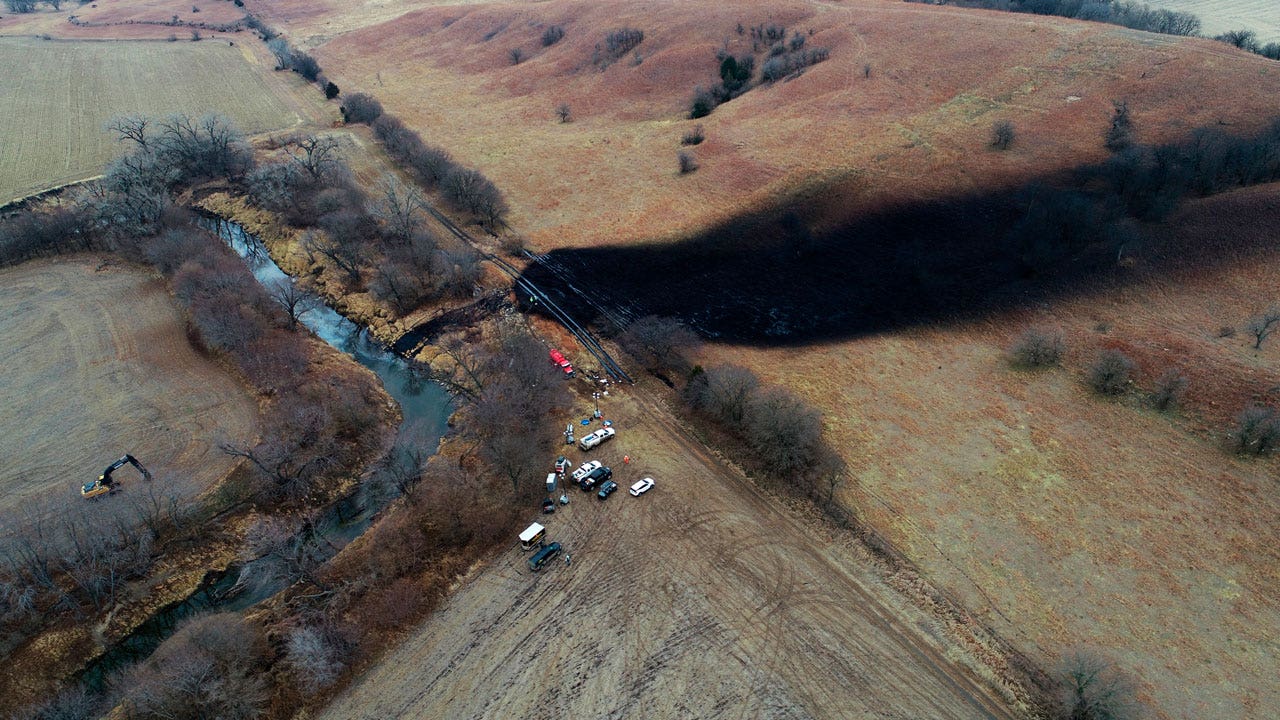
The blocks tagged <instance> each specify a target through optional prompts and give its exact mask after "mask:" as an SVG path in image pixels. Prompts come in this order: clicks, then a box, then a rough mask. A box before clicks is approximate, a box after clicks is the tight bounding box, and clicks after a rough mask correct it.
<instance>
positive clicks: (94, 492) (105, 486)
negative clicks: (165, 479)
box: [80, 453, 151, 498]
mask: <svg viewBox="0 0 1280 720" xmlns="http://www.w3.org/2000/svg"><path fill="white" fill-rule="evenodd" d="M125 465H132V466H134V467H135V468H137V470H138V472H139V473H141V474H142V477H143V478H145V479H147V480H150V479H151V471H149V470H147V469H146V468H145V467H143V466H142V463H140V462H138V458H136V457H134V456H132V455H129V454H127V453H126V454H125V456H124V457H122V458H120V459H119V460H117V461H115V462H113V463H111V464H110V465H108V466H107V468H106V469H105V470H103V471H102V474H101V475H99V476H98V479H97V480H96V481H94V482H89V483H85V484H84V487H82V488H80V494H81V495H83V496H85V497H87V498H92V497H97V496H99V495H105V494H107V493H109V492H111V491H112V490H113V489H114V488H115V485H116V482H115V480H113V479H112V478H111V474H112V473H114V472H115V471H116V470H119V469H120V468H122V467H124V466H125Z"/></svg>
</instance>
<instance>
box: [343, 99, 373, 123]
mask: <svg viewBox="0 0 1280 720" xmlns="http://www.w3.org/2000/svg"><path fill="white" fill-rule="evenodd" d="M344 97H345V98H346V99H345V100H343V102H342V120H343V122H346V123H365V124H368V123H372V122H373V121H375V120H377V119H378V118H380V117H382V103H380V102H378V101H377V100H376V99H375V98H374V97H373V96H372V95H369V94H368V93H350V94H348V95H345V96H344Z"/></svg>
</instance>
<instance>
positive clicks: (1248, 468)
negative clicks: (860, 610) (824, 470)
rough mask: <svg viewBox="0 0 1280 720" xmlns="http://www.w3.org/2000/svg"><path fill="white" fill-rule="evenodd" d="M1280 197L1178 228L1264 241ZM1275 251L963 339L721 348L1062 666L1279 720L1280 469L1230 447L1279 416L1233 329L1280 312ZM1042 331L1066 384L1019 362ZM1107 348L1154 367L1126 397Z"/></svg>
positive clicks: (1270, 385)
mask: <svg viewBox="0 0 1280 720" xmlns="http://www.w3.org/2000/svg"><path fill="white" fill-rule="evenodd" d="M1278 191H1280V188H1277V187H1275V186H1265V187H1260V188H1254V189H1250V190H1244V191H1238V192H1235V193H1231V194H1228V195H1225V196H1221V197H1218V198H1213V199H1210V200H1204V201H1198V202H1196V203H1193V204H1191V205H1190V206H1189V207H1188V208H1186V209H1185V210H1184V211H1182V212H1181V213H1180V214H1179V215H1178V216H1177V217H1176V218H1174V219H1173V220H1171V221H1170V224H1169V230H1168V232H1170V233H1176V238H1177V239H1179V240H1182V241H1184V242H1187V243H1197V242H1199V243H1203V242H1204V241H1205V240H1206V239H1207V238H1219V239H1220V238H1221V229H1222V227H1224V226H1227V225H1234V226H1236V227H1237V228H1238V231H1239V233H1238V235H1237V236H1236V237H1241V236H1250V235H1256V236H1265V233H1268V232H1270V231H1269V230H1268V228H1269V227H1270V225H1271V224H1272V223H1274V222H1276V220H1277V218H1276V217H1275V210H1274V208H1275V207H1276V206H1275V202H1276V200H1275V198H1276V195H1277V192H1278ZM1175 228H1176V230H1175ZM1259 234H1263V235H1259ZM1215 247H1216V249H1217V250H1218V251H1229V250H1230V244H1228V243H1220V244H1218V245H1216V246H1215ZM1272 257H1273V256H1270V255H1254V254H1251V253H1242V254H1240V255H1238V256H1237V257H1236V260H1235V262H1233V263H1230V264H1229V265H1228V266H1226V267H1222V268H1220V269H1217V270H1214V271H1212V272H1205V271H1203V270H1200V269H1195V268H1188V269H1185V270H1182V271H1178V272H1176V273H1175V274H1173V275H1172V276H1170V277H1166V278H1151V279H1149V280H1147V281H1144V282H1139V283H1136V284H1134V285H1132V286H1130V287H1127V288H1123V289H1116V290H1113V291H1110V292H1106V293H1102V294H1099V295H1097V296H1094V297H1082V298H1077V299H1069V300H1065V301H1062V302H1060V303H1058V304H1055V305H1054V306H1053V307H1046V308H1044V309H1043V310H1038V311H1027V312H1020V313H1016V314H1014V315H1012V316H1000V317H995V318H992V319H990V320H988V321H984V322H977V323H971V324H965V325H962V326H959V327H934V328H925V329H920V330H915V331H909V332H903V333H896V334H892V335H887V336H883V337H875V338H867V339H862V340H856V341H849V342H845V343H841V344H838V345H834V346H831V347H823V348H806V349H794V350H775V351H759V350H755V351H746V352H744V350H743V349H742V348H728V347H715V346H708V355H709V359H711V360H713V361H714V360H715V359H723V360H729V359H732V361H733V362H738V363H745V364H748V365H751V366H753V367H755V368H756V369H757V370H758V371H759V372H760V374H761V375H762V376H763V377H765V378H766V379H768V380H770V381H773V382H779V383H783V384H785V385H787V386H789V387H791V388H793V389H796V390H797V391H799V392H800V393H801V394H802V395H803V396H804V397H806V398H808V399H809V400H811V401H812V402H814V403H816V404H818V405H819V406H821V407H822V408H823V409H824V411H825V413H826V417H827V421H828V424H829V431H830V432H831V433H832V435H833V437H834V438H835V440H836V442H837V444H838V445H840V446H842V447H844V448H845V449H846V457H847V458H848V460H849V462H850V463H851V464H852V465H853V466H854V476H855V478H856V482H855V483H852V484H850V485H849V486H848V487H847V488H846V489H845V491H844V499H845V500H846V501H847V502H848V503H849V504H850V505H852V506H854V507H856V508H858V510H859V514H860V515H861V516H862V517H863V518H865V519H866V520H868V521H869V522H870V523H871V524H872V525H873V526H875V527H877V528H879V529H881V530H882V531H883V532H884V533H885V534H886V536H887V537H888V538H889V539H890V540H891V541H892V542H894V543H896V544H897V545H898V546H899V547H900V548H901V549H902V550H904V551H905V552H906V553H907V554H908V555H909V556H910V557H911V558H912V559H914V560H915V561H916V562H917V563H919V564H920V566H921V567H922V569H923V570H924V572H925V574H926V575H928V576H929V577H931V578H933V579H935V580H936V581H938V582H940V583H941V584H942V585H944V586H945V587H947V588H948V589H950V590H951V591H953V592H955V593H957V594H958V596H959V597H960V598H962V600H963V602H964V603H965V605H966V606H967V607H969V608H971V609H973V610H975V611H977V612H978V613H979V615H980V616H981V617H982V618H983V620H984V621H985V622H987V623H990V624H991V626H992V627H994V628H995V629H996V630H997V631H998V632H1000V633H1001V634H1002V635H1003V636H1004V637H1006V638H1008V639H1010V640H1012V641H1013V642H1014V643H1015V644H1016V645H1018V646H1019V647H1020V648H1022V649H1023V650H1025V651H1028V652H1030V653H1032V654H1033V655H1034V656H1038V657H1039V659H1040V661H1041V662H1043V663H1045V665H1046V666H1049V665H1051V664H1052V662H1053V659H1054V658H1055V657H1056V656H1057V655H1058V654H1060V653H1062V652H1064V651H1065V650H1066V649H1067V648H1070V647H1071V646H1074V645H1087V646H1093V647H1101V648H1107V649H1109V650H1110V651H1111V652H1112V653H1114V655H1115V656H1116V657H1117V658H1118V659H1119V661H1120V663H1121V664H1122V666H1124V667H1125V668H1126V669H1128V670H1129V671H1131V672H1133V673H1134V674H1135V675H1136V676H1137V677H1138V679H1139V685H1140V688H1141V692H1140V696H1141V697H1142V699H1143V700H1144V701H1146V702H1147V703H1148V704H1149V705H1150V706H1151V707H1152V708H1153V710H1154V711H1155V714H1156V716H1157V717H1166V718H1178V717H1195V716H1206V717H1207V716H1214V717H1248V718H1262V717H1267V716H1268V715H1269V714H1270V712H1269V710H1270V709H1274V708H1275V707H1280V696H1278V695H1277V694H1276V687H1275V684H1274V682H1273V681H1272V680H1273V678H1274V677H1275V676H1276V674H1277V673H1278V672H1280V667H1278V666H1277V665H1276V659H1275V654H1274V653H1272V652H1270V649H1269V646H1270V640H1269V639H1268V638H1273V637H1275V635H1276V634H1277V633H1278V632H1280V604H1278V603H1277V601H1276V596H1275V592H1274V589H1275V588H1276V587H1277V586H1278V584H1280V576H1278V575H1277V568H1280V555H1278V554H1277V551H1276V548H1277V547H1278V544H1277V543H1278V541H1280V536H1277V533H1276V526H1275V523H1274V522H1273V518H1274V517H1275V516H1276V514H1277V512H1280V489H1278V488H1277V485H1276V482H1275V465H1274V463H1275V461H1274V460H1265V459H1264V460H1257V459H1253V458H1248V457H1239V456H1235V455H1233V454H1232V453H1231V450H1230V441H1229V439H1228V438H1227V434H1228V432H1229V431H1230V430H1231V429H1232V428H1233V424H1234V420H1235V417H1236V415H1237V414H1238V413H1239V412H1240V411H1241V409H1242V408H1244V407H1245V406H1246V405H1247V404H1248V403H1250V402H1265V403H1270V404H1274V403H1275V402H1276V400H1277V398H1276V394H1275V388H1276V387H1278V386H1280V349H1277V348H1276V347H1273V346H1268V345H1264V346H1263V349H1262V350H1261V351H1255V350H1254V349H1253V348H1252V345H1253V338H1252V337H1249V336H1247V335H1246V334H1244V333H1239V334H1237V335H1234V336H1230V337H1222V335H1223V334H1224V333H1223V331H1222V330H1221V328H1222V327H1223V326H1231V325H1235V326H1237V327H1238V326H1241V325H1242V324H1243V323H1244V321H1245V320H1246V319H1247V318H1248V317H1249V316H1250V315H1252V314H1253V313H1256V312H1258V311H1259V309H1261V308H1263V307H1265V306H1266V305H1267V304H1268V302H1269V301H1270V300H1271V297H1270V295H1268V292H1269V291H1272V290H1274V288H1275V287H1277V283H1280V276H1278V275H1277V274H1276V271H1275V266H1274V259H1268V258H1272ZM1194 262H1195V261H1192V263H1188V264H1189V265H1190V264H1194ZM1029 326H1031V327H1040V328H1046V327H1047V328H1054V329H1060V330H1061V332H1062V333H1063V335H1064V338H1065V340H1064V343H1065V347H1066V351H1065V353H1064V355H1063V358H1062V360H1061V364H1062V368H1061V369H1058V368H1050V369H1039V370H1026V369H1020V368H1018V367H1016V366H1013V365H1012V363H1011V360H1012V358H1011V357H1010V356H1009V354H1008V349H1009V348H1011V347H1013V346H1015V345H1016V343H1017V341H1018V339H1019V335H1020V333H1022V331H1023V329H1024V328H1026V327H1029ZM1106 349H1114V350H1119V351H1121V352H1123V353H1124V354H1125V355H1127V356H1129V357H1131V358H1133V359H1134V361H1135V362H1136V368H1135V369H1134V373H1133V379H1134V386H1133V388H1132V389H1130V390H1129V391H1127V392H1126V393H1125V394H1124V395H1122V396H1121V398H1120V399H1119V400H1118V401H1117V400H1113V399H1106V398H1102V397H1099V396H1098V395H1096V394H1095V393H1094V392H1093V390H1092V389H1091V388H1090V387H1089V384H1088V379H1089V377H1088V375H1089V368H1090V365H1091V364H1092V363H1093V362H1094V361H1095V358H1097V357H1098V355H1099V353H1100V352H1101V351H1103V350H1106ZM778 368H786V369H787V372H786V374H785V375H782V374H780V373H779V372H778ZM1170 369H1173V370H1175V371H1177V373H1179V374H1180V375H1181V376H1183V377H1185V378H1186V379H1187V387H1186V392H1185V395H1184V396H1183V399H1182V402H1181V405H1180V408H1181V409H1179V410H1176V411H1174V412H1172V413H1171V414H1170V413H1161V412H1159V411H1158V410H1156V409H1154V408H1152V407H1151V404H1150V403H1151V402H1152V399H1151V398H1150V394H1151V393H1153V392H1154V391H1155V390H1157V388H1158V384H1159V382H1160V378H1161V377H1162V376H1163V375H1164V374H1165V373H1166V372H1167V371H1168V370H1170Z"/></svg>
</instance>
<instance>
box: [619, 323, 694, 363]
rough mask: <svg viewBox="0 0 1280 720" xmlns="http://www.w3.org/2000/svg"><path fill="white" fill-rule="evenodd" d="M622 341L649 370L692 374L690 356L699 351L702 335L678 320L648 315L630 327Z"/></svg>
mask: <svg viewBox="0 0 1280 720" xmlns="http://www.w3.org/2000/svg"><path fill="white" fill-rule="evenodd" d="M618 342H619V343H620V344H621V345H622V347H623V348H624V349H626V351H627V352H629V353H631V355H632V357H634V358H636V360H638V361H639V362H640V363H641V364H642V365H643V366H644V368H645V369H646V370H649V371H652V372H664V371H671V372H676V373H680V374H684V373H687V372H689V370H690V363H689V359H688V355H689V353H691V352H693V351H696V350H697V347H698V345H699V340H698V336H697V335H695V334H694V333H693V332H692V331H690V330H689V329H688V328H686V327H685V326H684V324H683V323H681V322H680V321H679V320H676V319H674V318H663V317H656V316H654V315H646V316H645V317H642V318H640V319H639V320H636V321H635V322H633V323H631V324H630V325H628V326H627V329H626V330H624V331H623V332H622V334H621V335H619V336H618Z"/></svg>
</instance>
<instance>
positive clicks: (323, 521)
mask: <svg viewBox="0 0 1280 720" xmlns="http://www.w3.org/2000/svg"><path fill="white" fill-rule="evenodd" d="M201 224H202V225H203V226H204V227H205V228H206V229H208V230H210V231H211V232H214V233H216V234H217V235H218V236H219V237H220V238H222V240H223V241H224V242H226V243H227V245H228V246H230V247H231V249H232V250H234V251H235V253H236V254H237V255H239V256H240V257H241V258H243V259H244V261H245V262H246V264H248V266H249V268H250V270H252V272H253V275H254V277H255V278H256V279H257V280H258V282H260V283H262V284H263V285H265V286H268V287H270V286H272V285H275V284H277V283H283V282H290V283H291V282H293V279H292V278H291V277H289V275H288V274H286V273H285V272H284V271H283V270H281V269H280V267H279V266H278V265H276V264H275V262H274V261H273V260H272V259H271V256H270V254H269V253H268V251H267V249H266V247H265V246H264V245H263V243H262V242H261V241H260V240H259V239H258V238H256V237H254V236H253V235H251V234H250V233H248V232H247V231H246V230H245V229H244V228H243V227H242V226H241V225H239V224H237V223H235V222H232V221H230V220H227V219H225V218H222V217H218V216H216V215H212V214H204V216H203V219H202V221H201ZM307 306H308V307H309V308H310V309H309V310H307V312H305V313H303V314H302V316H301V317H300V318H299V322H301V323H302V324H303V325H304V326H306V328H307V329H308V330H310V331H311V332H312V333H313V334H314V335H315V336H316V337H318V338H320V339H321V340H323V341H324V342H325V343H327V344H328V345H330V346H331V347H333V348H335V349H337V350H338V351H340V352H342V353H344V354H346V355H349V356H350V357H351V358H353V359H354V360H355V361H356V362H358V363H360V364H361V365H363V366H364V367H366V368H368V369H369V370H370V371H372V372H373V373H374V374H375V375H377V377H378V380H379V381H380V382H381V383H382V386H383V389H384V390H386V392H387V394H388V395H390V396H391V397H392V398H393V399H394V400H395V401H396V403H397V404H399V406H400V413H401V418H402V420H401V424H400V428H399V430H398V432H397V444H398V445H401V446H405V447H412V448H414V449H415V450H418V451H422V452H423V453H424V454H428V455H429V454H434V453H435V452H436V450H437V449H438V447H439V444H440V439H441V438H442V437H443V436H444V433H445V431H446V430H447V428H448V418H449V415H450V414H451V412H452V409H453V398H452V396H450V395H449V393H447V392H446V391H445V389H444V388H443V387H442V386H440V385H439V384H437V383H434V382H430V381H427V380H424V379H423V378H422V377H421V376H420V375H418V374H417V373H416V372H415V371H414V370H413V368H412V366H411V365H410V363H409V362H408V361H407V360H406V359H405V358H403V357H401V356H400V355H397V354H395V353H394V352H393V351H392V350H390V349H388V348H385V347H383V346H382V345H381V344H380V343H378V342H376V341H375V340H373V339H371V338H370V337H369V333H368V331H367V329H365V328H362V327H361V326H359V325H357V324H356V323H354V322H352V321H351V320H349V319H347V318H346V317H343V316H342V315H341V314H339V313H338V312H337V311H335V310H334V309H333V308H331V307H329V306H328V305H327V304H325V303H324V302H323V301H322V299H321V298H320V297H318V296H315V295H309V297H308V299H307ZM395 497H396V493H395V492H394V491H392V490H391V489H389V488H388V487H386V486H385V485H384V484H376V485H375V484H371V483H361V484H360V485H358V486H357V487H356V488H355V489H354V490H353V491H352V492H351V493H349V494H348V495H346V496H344V497H342V498H340V499H338V500H336V501H334V502H333V503H331V504H330V505H328V506H327V507H325V508H324V509H322V510H321V511H320V513H319V517H318V518H317V519H316V520H315V521H314V522H313V523H311V524H310V525H309V526H307V528H306V529H305V530H304V532H308V533H313V534H314V535H315V536H316V538H317V540H319V542H316V543H313V544H314V545H315V547H316V548H317V551H316V552H317V553H318V555H317V557H316V558H315V559H317V560H319V561H324V560H327V559H329V558H331V557H333V556H334V555H336V554H337V553H338V552H339V551H340V550H341V549H342V548H344V547H346V546H347V545H348V544H349V543H351V541H353V540H355V539H356V538H357V537H359V536H360V535H361V534H362V533H364V531H365V530H366V529H368V527H369V525H370V524H371V523H372V521H373V518H374V516H376V515H377V514H378V512H380V511H381V510H382V509H383V508H385V507H386V506H387V505H388V504H389V503H390V502H391V501H392V500H394V499H395ZM258 562H259V561H249V562H246V563H244V564H243V565H237V566H232V567H230V568H228V569H227V570H225V571H221V570H211V571H210V572H209V573H207V574H206V576H205V579H204V581H203V582H202V583H201V585H200V587H199V588H198V589H197V590H196V591H195V592H194V593H192V594H191V595H189V596H188V597H187V598H185V599H184V600H181V601H179V602H177V603H174V604H171V605H169V606H168V607H166V608H164V609H162V610H161V611H160V612H158V613H156V614H155V615H153V616H152V617H151V618H149V619H148V620H147V621H146V622H144V623H142V624H141V625H139V626H138V628H137V629H135V630H134V631H133V632H131V633H130V634H129V635H127V636H126V637H124V638H123V639H121V640H119V641H118V642H116V643H115V644H113V645H112V646H111V647H110V648H109V649H108V650H107V651H106V652H105V653H103V654H102V655H100V656H99V657H98V658H96V659H95V660H93V661H92V662H91V663H89V664H88V665H87V666H86V668H85V669H84V671H83V672H82V673H81V678H82V679H83V680H84V681H85V682H87V683H88V684H90V685H91V686H94V687H101V685H102V684H103V682H104V680H105V678H106V677H107V676H108V675H110V674H111V673H112V672H114V671H116V670H118V669H120V668H123V667H126V666H127V665H130V664H133V663H136V662H139V661H141V660H143V659H145V658H147V657H148V656H150V655H151V653H152V652H154V651H155V649H156V648H157V647H159V646H160V644H161V643H162V642H164V640H165V639H166V638H168V637H169V636H170V635H172V634H173V633H174V631H175V630H177V628H178V626H180V625H181V624H182V621H183V620H184V619H186V618H188V617H191V616H192V615H195V614H197V613H201V612H205V611H215V612H239V611H242V610H245V609H247V608H250V607H252V606H253V605H256V604H257V603H259V602H262V601H263V600H266V599H268V598H270V597H272V596H273V595H275V594H276V593H278V592H280V591H281V590H284V589H285V588H286V587H288V585H289V581H288V580H287V579H286V578H284V577H271V574H269V573H260V572H256V569H257V568H256V567H255V565H256V563H258Z"/></svg>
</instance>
